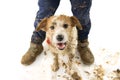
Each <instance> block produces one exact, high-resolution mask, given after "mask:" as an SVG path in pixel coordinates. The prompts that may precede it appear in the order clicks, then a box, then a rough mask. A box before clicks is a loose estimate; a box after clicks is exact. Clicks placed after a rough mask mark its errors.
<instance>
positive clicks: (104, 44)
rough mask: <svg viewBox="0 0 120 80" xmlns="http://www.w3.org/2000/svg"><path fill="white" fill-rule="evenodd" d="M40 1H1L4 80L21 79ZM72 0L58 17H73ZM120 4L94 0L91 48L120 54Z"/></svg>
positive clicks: (0, 60) (64, 2)
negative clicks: (64, 15) (20, 74)
mask: <svg viewBox="0 0 120 80" xmlns="http://www.w3.org/2000/svg"><path fill="white" fill-rule="evenodd" d="M37 2H38V0H0V80H17V78H18V76H19V74H18V73H17V72H18V71H19V66H21V65H20V59H21V56H22V55H23V54H24V53H25V52H26V51H27V49H28V47H29V43H30V38H31V35H32V32H33V30H34V27H33V23H34V19H35V16H36V12H37V10H38V5H37ZM70 8H71V6H70V2H69V0H61V4H60V6H59V8H58V10H57V12H56V14H66V15H72V13H71V9H70ZM119 8H120V1H119V0H93V2H92V7H91V12H90V16H91V22H92V28H91V31H90V34H89V41H90V46H91V49H94V48H96V47H97V48H105V49H108V50H114V51H120V9H119Z"/></svg>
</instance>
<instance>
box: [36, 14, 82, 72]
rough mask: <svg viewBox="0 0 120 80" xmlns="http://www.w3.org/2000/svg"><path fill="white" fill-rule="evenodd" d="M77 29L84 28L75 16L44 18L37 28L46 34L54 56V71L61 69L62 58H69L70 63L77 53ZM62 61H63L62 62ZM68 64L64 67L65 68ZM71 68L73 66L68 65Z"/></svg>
mask: <svg viewBox="0 0 120 80" xmlns="http://www.w3.org/2000/svg"><path fill="white" fill-rule="evenodd" d="M77 28H78V29H80V30H82V26H81V24H80V22H79V21H78V19H77V18H76V17H75V16H66V15H59V16H51V17H49V18H44V19H43V20H42V21H41V22H40V23H39V24H38V26H37V28H36V31H40V30H43V31H45V32H46V38H45V42H46V43H47V46H48V48H49V50H50V51H51V53H52V54H53V55H54V62H53V65H52V66H51V68H52V71H54V72H55V71H57V70H58V69H59V67H60V64H59V62H60V61H59V59H61V58H60V56H62V57H64V56H65V55H67V56H68V61H66V63H70V62H71V60H72V58H73V57H74V54H75V52H76V46H77ZM61 61H62V60H61ZM66 63H63V64H62V65H64V66H65V64H66ZM66 66H68V67H70V66H71V65H70V64H68V65H66Z"/></svg>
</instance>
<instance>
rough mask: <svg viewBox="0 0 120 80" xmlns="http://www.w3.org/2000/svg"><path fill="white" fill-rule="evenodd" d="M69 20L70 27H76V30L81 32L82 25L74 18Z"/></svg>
mask: <svg viewBox="0 0 120 80" xmlns="http://www.w3.org/2000/svg"><path fill="white" fill-rule="evenodd" d="M70 19H71V23H72V26H76V27H78V29H80V30H82V25H81V24H80V22H79V20H78V19H77V18H76V17H75V16H71V17H70Z"/></svg>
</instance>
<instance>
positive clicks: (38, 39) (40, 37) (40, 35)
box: [31, 31, 45, 44]
mask: <svg viewBox="0 0 120 80" xmlns="http://www.w3.org/2000/svg"><path fill="white" fill-rule="evenodd" d="M44 40H45V32H43V31H39V32H36V31H34V32H33V35H32V37H31V42H32V43H35V44H42V42H43V41H44Z"/></svg>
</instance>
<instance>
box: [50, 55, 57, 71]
mask: <svg viewBox="0 0 120 80" xmlns="http://www.w3.org/2000/svg"><path fill="white" fill-rule="evenodd" d="M53 55H54V63H53V65H52V66H51V68H52V71H54V72H56V71H57V70H58V69H59V63H58V54H57V53H53Z"/></svg>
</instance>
